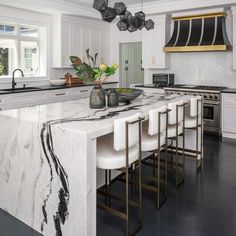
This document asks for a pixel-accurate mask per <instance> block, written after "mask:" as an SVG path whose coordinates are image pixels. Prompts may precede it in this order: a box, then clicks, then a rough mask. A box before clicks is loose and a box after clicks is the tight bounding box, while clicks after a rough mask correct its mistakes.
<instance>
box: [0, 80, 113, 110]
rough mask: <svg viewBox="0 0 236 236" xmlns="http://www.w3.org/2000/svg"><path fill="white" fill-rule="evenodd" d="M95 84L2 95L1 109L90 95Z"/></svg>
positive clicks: (108, 85)
mask: <svg viewBox="0 0 236 236" xmlns="http://www.w3.org/2000/svg"><path fill="white" fill-rule="evenodd" d="M92 87H93V86H83V87H75V88H67V89H55V90H43V91H34V92H26V93H15V94H5V95H0V110H9V109H14V108H20V107H28V106H35V105H43V104H48V103H54V102H63V101H69V100H73V99H79V98H85V97H89V95H90V90H91V89H92ZM103 87H104V88H114V87H117V83H114V84H104V85H103Z"/></svg>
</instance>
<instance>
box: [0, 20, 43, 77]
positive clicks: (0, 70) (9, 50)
mask: <svg viewBox="0 0 236 236" xmlns="http://www.w3.org/2000/svg"><path fill="white" fill-rule="evenodd" d="M41 30H43V29H42V27H41V28H40V27H31V26H22V25H8V24H1V23H0V77H6V76H9V75H11V73H12V71H13V70H14V69H16V68H21V69H22V70H23V72H24V74H25V75H28V76H39V75H42V73H45V71H44V72H42V70H40V61H43V60H42V58H41V59H40V56H41V55H40V48H41V47H40V39H41V37H40V31H41ZM43 37H45V35H44V36H43ZM43 41H44V42H45V40H43ZM44 51H45V50H44ZM42 67H44V66H42ZM44 69H45V68H44ZM44 75H45V74H44Z"/></svg>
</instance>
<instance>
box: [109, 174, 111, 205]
mask: <svg viewBox="0 0 236 236" xmlns="http://www.w3.org/2000/svg"><path fill="white" fill-rule="evenodd" d="M108 175H109V182H108V184H109V193H111V170H109V171H108ZM109 207H111V197H109Z"/></svg>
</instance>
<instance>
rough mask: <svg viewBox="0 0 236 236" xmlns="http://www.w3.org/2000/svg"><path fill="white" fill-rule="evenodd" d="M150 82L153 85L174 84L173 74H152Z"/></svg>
mask: <svg viewBox="0 0 236 236" xmlns="http://www.w3.org/2000/svg"><path fill="white" fill-rule="evenodd" d="M152 82H153V84H154V85H155V86H160V87H164V86H169V85H174V84H175V75H174V74H153V79H152Z"/></svg>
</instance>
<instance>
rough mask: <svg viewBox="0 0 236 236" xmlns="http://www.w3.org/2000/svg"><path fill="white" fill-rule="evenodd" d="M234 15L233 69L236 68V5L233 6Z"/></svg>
mask: <svg viewBox="0 0 236 236" xmlns="http://www.w3.org/2000/svg"><path fill="white" fill-rule="evenodd" d="M231 10H232V16H233V27H232V29H234V30H233V45H232V46H233V69H234V70H236V30H235V28H236V7H232V9H231Z"/></svg>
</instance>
